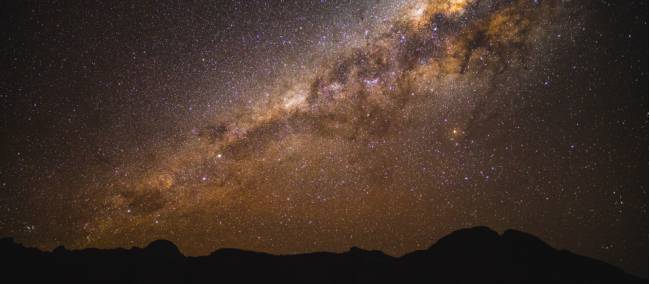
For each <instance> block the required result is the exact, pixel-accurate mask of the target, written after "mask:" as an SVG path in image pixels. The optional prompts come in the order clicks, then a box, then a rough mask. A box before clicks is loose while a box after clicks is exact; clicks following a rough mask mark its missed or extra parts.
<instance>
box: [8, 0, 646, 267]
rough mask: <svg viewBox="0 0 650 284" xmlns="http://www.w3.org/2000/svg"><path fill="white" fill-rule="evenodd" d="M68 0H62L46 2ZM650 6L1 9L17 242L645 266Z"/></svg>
mask: <svg viewBox="0 0 650 284" xmlns="http://www.w3.org/2000/svg"><path fill="white" fill-rule="evenodd" d="M48 2H49V3H48ZM647 4H648V3H647V1H645V0H639V1H587V0H584V1H580V0H574V1H544V0H511V1H509V0H487V1H478V0H477V1H472V0H450V1H441V0H431V1H424V0H422V1H420V0H415V1H388V0H385V1H383V0H372V1H370V0H363V1H362V0H359V1H333V0H320V1H306V0H296V1H289V0H286V1H280V0H277V1H123V2H119V3H118V1H96V2H95V1H65V2H61V1H3V2H2V3H1V4H0V41H1V43H2V44H0V66H1V68H2V72H1V73H0V236H13V237H15V238H16V239H17V241H19V242H22V243H24V244H26V245H29V246H36V247H39V248H42V249H52V248H54V247H56V246H58V245H65V246H66V247H68V248H86V247H99V248H113V247H127V248H128V247H131V246H144V245H146V244H147V243H149V242H151V241H152V240H155V239H169V240H171V241H173V242H174V243H176V244H177V245H178V246H179V248H180V249H181V250H182V252H183V253H185V254H188V255H206V254H209V253H210V252H211V251H214V250H216V249H218V248H223V247H235V248H242V249H248V250H256V251H264V252H271V253H280V254H287V253H300V252H312V251H346V250H348V249H349V248H350V247H351V246H359V247H363V248H366V249H379V250H382V251H384V252H386V253H388V254H391V255H396V256H397V255H402V254H404V253H407V252H410V251H413V250H416V249H424V248H427V247H428V246H430V245H431V244H432V243H434V242H435V241H436V240H437V239H439V238H440V237H442V236H444V235H446V234H448V233H450V232H452V231H454V230H457V229H460V228H464V227H470V226H477V225H487V226H490V227H492V228H493V229H495V230H497V231H502V230H505V229H508V228H513V229H518V230H522V231H526V232H529V233H532V234H534V235H537V236H539V237H541V238H542V239H544V240H545V241H547V242H549V244H551V245H553V246H555V247H558V248H561V249H568V250H571V251H573V252H576V253H579V254H584V255H587V256H591V257H595V258H598V259H601V260H604V261H607V262H609V263H612V264H615V265H618V266H621V267H623V268H624V269H626V270H627V271H630V272H633V273H636V274H639V275H645V276H647V274H648V183H647V173H648V164H647V160H648V148H647V145H648V81H647V80H648V73H647V70H648V65H647V62H648V61H647V57H646V56H647V53H646V50H648V40H647V37H646V36H647V31H648V22H647V19H648V14H647V11H648V7H647Z"/></svg>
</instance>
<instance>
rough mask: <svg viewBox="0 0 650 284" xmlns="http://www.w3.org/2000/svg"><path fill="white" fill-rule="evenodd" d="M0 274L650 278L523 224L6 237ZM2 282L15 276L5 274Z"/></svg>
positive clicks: (47, 279)
mask: <svg viewBox="0 0 650 284" xmlns="http://www.w3.org/2000/svg"><path fill="white" fill-rule="evenodd" d="M0 260H1V261H2V266H1V267H2V271H1V275H2V278H3V279H13V281H14V282H11V283H647V282H648V281H647V280H642V279H639V278H636V277H634V276H632V275H629V274H626V273H625V272H623V271H622V270H621V269H619V268H616V267H614V266H611V265H609V264H606V263H604V262H601V261H598V260H595V259H591V258H588V257H584V256H579V255H575V254H573V253H571V252H568V251H560V250H556V249H554V248H552V247H550V246H548V245H547V244H546V243H544V242H543V241H541V240H540V239H538V238H536V237H534V236H531V235H528V234H526V233H522V232H519V231H514V230H508V231H506V232H504V233H503V234H502V235H499V234H498V233H496V232H494V231H492V230H490V229H488V228H486V227H476V228H471V229H464V230H459V231H456V232H454V233H452V234H450V235H448V236H447V237H444V238H442V239H440V240H439V241H438V242H437V243H435V244H434V245H433V246H431V247H430V248H429V249H427V250H422V251H415V252H412V253H409V254H406V255H404V256H402V257H399V258H395V257H391V256H388V255H385V254H384V253H382V252H380V251H366V250H363V249H359V248H352V249H350V251H348V252H345V253H325V252H322V253H310V254H301V255H287V256H276V255H270V254H265V253H256V252H249V251H242V250H236V249H221V250H217V251H215V252H213V253H212V254H210V255H208V256H202V257H185V256H183V255H182V254H181V253H180V252H179V251H178V249H177V248H176V246H175V245H174V244H173V243H171V242H169V241H164V240H159V241H155V242H152V243H151V244H149V245H148V246H147V247H145V248H132V249H128V250H127V249H113V250H99V249H84V250H76V251H70V250H66V249H65V248H63V247H60V248H57V249H55V250H54V251H53V252H42V251H40V250H37V249H33V248H25V247H23V246H22V245H20V244H16V243H15V242H14V241H13V239H11V238H5V239H2V240H1V241H0ZM2 282H3V283H10V282H5V281H4V280H3V281H2Z"/></svg>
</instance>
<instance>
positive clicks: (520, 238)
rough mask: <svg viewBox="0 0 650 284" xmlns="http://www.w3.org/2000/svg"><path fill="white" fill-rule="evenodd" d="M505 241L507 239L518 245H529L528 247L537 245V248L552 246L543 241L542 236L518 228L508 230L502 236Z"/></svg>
mask: <svg viewBox="0 0 650 284" xmlns="http://www.w3.org/2000/svg"><path fill="white" fill-rule="evenodd" d="M501 237H502V238H503V240H504V241H507V242H509V243H511V244H513V245H516V246H527V247H537V248H549V249H550V248H551V246H549V245H548V244H547V243H545V242H544V241H542V240H541V239H540V238H538V237H536V236H533V235H531V234H528V233H524V232H521V231H517V230H512V229H510V230H506V231H505V232H503V235H502V236H501Z"/></svg>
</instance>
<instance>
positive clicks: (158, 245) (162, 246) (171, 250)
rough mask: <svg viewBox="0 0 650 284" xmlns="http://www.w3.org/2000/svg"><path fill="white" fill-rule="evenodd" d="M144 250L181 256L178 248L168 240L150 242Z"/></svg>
mask: <svg viewBox="0 0 650 284" xmlns="http://www.w3.org/2000/svg"><path fill="white" fill-rule="evenodd" d="M145 250H147V251H152V252H157V253H160V254H165V255H182V254H181V252H180V251H179V250H178V247H177V246H176V245H175V244H174V243H172V242H171V241H168V240H156V241H153V242H151V243H150V244H149V245H148V246H147V247H145Z"/></svg>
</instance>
